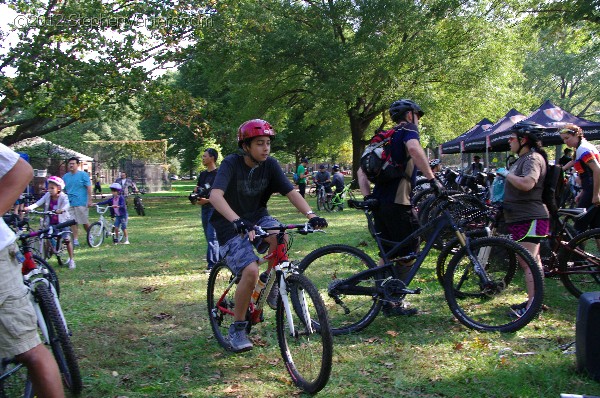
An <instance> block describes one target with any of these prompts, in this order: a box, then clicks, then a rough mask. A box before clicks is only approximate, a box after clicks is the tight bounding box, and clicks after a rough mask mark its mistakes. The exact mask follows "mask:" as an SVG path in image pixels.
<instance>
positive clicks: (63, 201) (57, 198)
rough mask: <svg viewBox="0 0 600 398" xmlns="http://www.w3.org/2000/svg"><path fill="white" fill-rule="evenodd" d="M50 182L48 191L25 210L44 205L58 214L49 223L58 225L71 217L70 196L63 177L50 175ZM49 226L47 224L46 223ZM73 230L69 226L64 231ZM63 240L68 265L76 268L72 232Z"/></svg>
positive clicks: (46, 208) (48, 180)
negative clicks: (65, 190)
mask: <svg viewBox="0 0 600 398" xmlns="http://www.w3.org/2000/svg"><path fill="white" fill-rule="evenodd" d="M46 181H47V182H48V192H46V193H45V194H44V196H42V197H41V199H40V200H38V201H37V202H35V203H34V204H32V205H29V206H27V207H26V208H25V209H24V210H25V211H30V210H33V209H35V208H37V207H40V206H41V205H44V211H54V212H55V213H56V214H55V215H52V216H50V223H49V225H56V224H58V223H62V222H65V221H68V220H70V219H71V215H70V214H69V207H70V205H69V197H68V196H67V194H66V193H64V192H63V191H62V190H63V189H65V182H64V181H63V179H62V178H60V177H57V176H50V177H48V179H47V180H46ZM46 226H47V225H46ZM66 231H69V232H70V231H71V229H70V228H69V227H66V228H63V230H62V231H56V232H66ZM63 240H64V241H65V243H66V244H67V252H68V253H69V261H68V262H67V265H68V267H69V268H70V269H74V268H75V260H74V258H75V256H74V254H73V243H72V242H71V233H68V234H64V235H63Z"/></svg>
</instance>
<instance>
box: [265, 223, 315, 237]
mask: <svg viewBox="0 0 600 398" xmlns="http://www.w3.org/2000/svg"><path fill="white" fill-rule="evenodd" d="M291 229H295V230H296V232H298V233H299V234H301V235H308V234H312V233H313V232H322V233H325V231H323V230H322V229H314V228H313V227H311V226H310V224H309V223H308V221H307V222H306V223H304V224H287V225H286V224H281V225H279V226H278V227H261V226H258V225H257V226H255V227H254V231H256V236H257V237H261V238H264V237H267V236H269V235H273V234H272V233H268V232H267V231H277V232H285V231H288V230H291Z"/></svg>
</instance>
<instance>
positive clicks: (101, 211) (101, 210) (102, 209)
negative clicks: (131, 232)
mask: <svg viewBox="0 0 600 398" xmlns="http://www.w3.org/2000/svg"><path fill="white" fill-rule="evenodd" d="M95 206H96V212H97V213H98V214H104V213H106V212H107V211H108V209H110V206H108V205H107V206H104V207H103V206H100V205H95Z"/></svg>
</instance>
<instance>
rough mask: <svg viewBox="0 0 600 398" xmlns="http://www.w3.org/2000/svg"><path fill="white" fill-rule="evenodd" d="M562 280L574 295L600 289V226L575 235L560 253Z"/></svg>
mask: <svg viewBox="0 0 600 398" xmlns="http://www.w3.org/2000/svg"><path fill="white" fill-rule="evenodd" d="M559 272H560V274H559V275H560V280H561V281H562V283H563V285H565V288H566V289H567V290H568V291H569V293H571V294H572V295H573V296H575V297H577V298H579V296H581V294H582V293H586V292H594V291H597V290H600V228H596V229H591V230H589V231H586V232H584V233H582V234H579V235H577V236H575V237H574V238H573V239H571V241H570V242H569V244H568V246H567V248H564V249H562V251H561V252H560V254H559Z"/></svg>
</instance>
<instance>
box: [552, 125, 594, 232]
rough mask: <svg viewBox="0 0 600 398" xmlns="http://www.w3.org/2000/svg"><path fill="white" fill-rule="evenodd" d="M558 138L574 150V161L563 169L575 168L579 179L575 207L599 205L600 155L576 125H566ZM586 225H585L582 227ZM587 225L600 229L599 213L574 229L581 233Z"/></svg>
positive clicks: (577, 224) (576, 225)
mask: <svg viewBox="0 0 600 398" xmlns="http://www.w3.org/2000/svg"><path fill="white" fill-rule="evenodd" d="M560 138H561V139H562V140H563V142H564V143H565V144H566V145H568V146H570V147H571V148H575V160H574V162H572V163H568V164H567V165H565V166H564V168H567V166H568V167H571V166H573V167H575V171H577V173H578V174H579V177H580V178H581V192H580V193H579V195H577V198H576V199H577V207H584V208H588V207H590V206H591V205H596V206H599V205H600V165H599V162H600V154H599V153H598V150H597V149H596V147H595V146H594V145H592V144H591V143H590V142H589V141H588V140H586V139H585V138H584V137H583V130H581V128H580V127H579V126H577V125H574V124H567V125H565V126H564V127H563V128H562V129H561V130H560ZM584 223H585V224H587V225H584ZM588 225H589V227H590V228H598V227H600V212H598V211H597V212H596V214H595V216H594V217H592V219H591V220H588V219H584V220H583V222H582V223H576V224H575V229H577V230H578V231H583V230H585V228H586V227H587V226H588Z"/></svg>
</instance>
